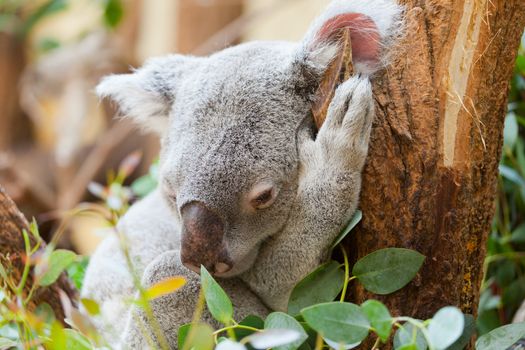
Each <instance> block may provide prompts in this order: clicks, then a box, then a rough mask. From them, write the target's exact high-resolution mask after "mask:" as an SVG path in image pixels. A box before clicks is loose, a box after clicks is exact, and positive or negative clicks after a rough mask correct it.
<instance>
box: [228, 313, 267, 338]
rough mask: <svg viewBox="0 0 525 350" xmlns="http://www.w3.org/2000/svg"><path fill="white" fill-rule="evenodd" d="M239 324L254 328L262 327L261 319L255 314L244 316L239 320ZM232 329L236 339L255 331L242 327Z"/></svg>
mask: <svg viewBox="0 0 525 350" xmlns="http://www.w3.org/2000/svg"><path fill="white" fill-rule="evenodd" d="M239 325H241V326H247V327H251V328H256V329H264V321H263V319H262V318H260V317H259V316H256V315H248V316H246V317H245V318H244V319H243V320H242V321H241V322H239ZM233 331H234V332H235V337H236V338H237V339H242V338H244V337H247V336H249V335H251V334H253V333H254V332H255V331H252V330H249V329H244V328H234V329H233Z"/></svg>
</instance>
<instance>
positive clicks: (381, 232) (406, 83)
mask: <svg viewBox="0 0 525 350" xmlns="http://www.w3.org/2000/svg"><path fill="white" fill-rule="evenodd" d="M401 2H402V3H404V4H405V5H406V7H407V26H408V28H407V31H406V37H405V40H404V41H403V42H402V44H401V45H400V46H399V53H398V54H397V55H396V56H395V59H394V62H393V63H392V64H391V65H390V66H389V67H388V68H387V69H386V71H385V72H384V74H383V76H382V77H380V78H379V79H376V81H377V83H376V84H375V99H376V102H377V104H376V107H377V115H376V121H375V125H374V129H373V132H372V142H371V146H370V153H369V158H368V162H367V165H366V168H365V171H364V182H363V191H362V195H361V209H362V211H363V213H364V218H363V221H362V222H361V224H360V225H359V227H358V230H357V231H356V232H355V233H354V235H353V236H352V237H351V238H349V240H348V241H347V242H346V244H347V248H348V249H349V250H351V251H352V255H353V259H354V261H355V260H356V259H357V258H358V257H363V256H364V255H366V254H368V253H370V252H372V251H375V250H377V249H381V248H385V247H407V248H411V249H415V250H417V251H419V252H421V253H423V254H425V255H426V257H427V258H426V262H425V264H424V266H423V267H422V269H421V271H420V273H419V274H418V276H417V277H416V279H415V280H414V281H413V282H411V283H410V285H409V286H407V287H406V288H404V289H402V290H401V291H399V292H396V293H395V294H393V295H390V296H385V297H378V296H376V295H371V294H369V293H367V292H366V291H364V290H363V289H362V288H360V287H359V286H355V287H354V290H353V295H352V296H351V299H352V300H355V301H357V302H362V301H363V300H365V299H367V298H372V297H373V298H378V299H380V300H383V301H384V302H385V303H386V304H387V305H388V306H389V307H390V309H391V310H392V312H393V314H395V315H410V316H414V317H419V318H422V319H424V318H427V317H429V316H431V315H432V314H433V313H434V312H435V311H437V310H438V309H439V308H440V307H442V306H445V305H457V306H459V307H461V309H462V310H463V311H464V312H466V313H471V314H475V313H476V308H477V304H478V299H479V287H480V285H481V282H482V278H483V276H482V275H483V272H482V266H483V259H484V257H485V243H486V239H487V236H488V234H489V231H490V225H491V220H492V217H493V215H494V202H495V194H496V182H497V174H498V162H499V159H500V153H501V147H502V140H503V136H502V135H503V122H504V117H505V112H506V105H507V94H508V86H509V83H508V82H509V79H510V77H511V73H512V69H513V66H514V62H515V57H516V51H517V48H518V45H519V44H518V43H519V39H520V36H521V34H522V33H523V29H524V26H525V1H523V0H402V1H401Z"/></svg>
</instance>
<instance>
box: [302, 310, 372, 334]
mask: <svg viewBox="0 0 525 350" xmlns="http://www.w3.org/2000/svg"><path fill="white" fill-rule="evenodd" d="M301 314H302V315H303V317H304V320H305V321H306V322H307V323H308V325H309V326H310V327H312V328H313V329H314V330H316V331H317V332H318V333H319V334H321V336H322V337H323V338H326V339H330V340H332V341H335V342H337V343H344V344H353V343H357V342H360V341H362V340H363V339H365V338H366V336H367V335H368V331H369V330H370V323H369V322H368V319H367V318H366V316H365V314H364V313H363V311H362V310H361V308H360V307H359V306H357V305H355V304H352V303H340V302H332V303H324V304H318V305H314V306H310V307H308V308H306V309H303V310H302V311H301Z"/></svg>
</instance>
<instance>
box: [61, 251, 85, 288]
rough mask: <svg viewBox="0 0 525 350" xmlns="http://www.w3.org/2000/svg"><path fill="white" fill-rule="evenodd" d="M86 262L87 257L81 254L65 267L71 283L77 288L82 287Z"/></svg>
mask: <svg viewBox="0 0 525 350" xmlns="http://www.w3.org/2000/svg"><path fill="white" fill-rule="evenodd" d="M88 264H89V257H87V256H83V257H81V258H80V259H78V260H77V261H74V262H73V263H72V264H71V265H69V266H68V267H67V269H66V271H67V275H68V277H69V279H71V280H72V281H73V284H74V285H75V287H77V289H78V290H81V289H82V285H83V282H84V275H85V274H86V269H87V266H88Z"/></svg>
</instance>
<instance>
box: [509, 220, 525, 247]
mask: <svg viewBox="0 0 525 350" xmlns="http://www.w3.org/2000/svg"><path fill="white" fill-rule="evenodd" d="M510 241H511V242H512V243H525V223H523V224H521V225H519V226H518V227H516V228H515V229H514V231H512V235H511V236H510Z"/></svg>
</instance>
